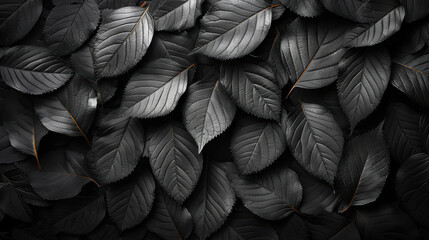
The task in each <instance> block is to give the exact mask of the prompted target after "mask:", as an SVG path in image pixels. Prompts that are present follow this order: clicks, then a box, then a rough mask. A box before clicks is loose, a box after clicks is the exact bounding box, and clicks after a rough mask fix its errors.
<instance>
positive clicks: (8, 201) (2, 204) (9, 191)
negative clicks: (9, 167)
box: [0, 175, 32, 222]
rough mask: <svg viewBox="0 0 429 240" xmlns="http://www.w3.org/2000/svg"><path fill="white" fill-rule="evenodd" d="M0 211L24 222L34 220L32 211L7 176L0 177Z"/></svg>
mask: <svg viewBox="0 0 429 240" xmlns="http://www.w3.org/2000/svg"><path fill="white" fill-rule="evenodd" d="M0 177H1V179H0V194H1V195H2V198H1V199H0V210H1V211H2V212H3V213H5V214H7V215H9V216H11V217H13V218H15V219H19V220H21V221H24V222H30V221H31V218H32V211H31V208H30V207H29V206H27V205H26V204H25V202H24V200H23V199H22V198H21V196H20V195H19V194H18V191H17V190H16V189H15V187H14V186H13V185H12V183H11V181H10V180H9V179H8V178H7V176H5V175H0Z"/></svg>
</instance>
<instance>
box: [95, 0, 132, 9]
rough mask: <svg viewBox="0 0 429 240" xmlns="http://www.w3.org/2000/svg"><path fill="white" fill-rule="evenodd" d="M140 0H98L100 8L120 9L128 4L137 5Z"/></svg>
mask: <svg viewBox="0 0 429 240" xmlns="http://www.w3.org/2000/svg"><path fill="white" fill-rule="evenodd" d="M137 2H138V0H97V3H98V6H99V7H100V9H106V8H107V9H118V8H121V7H126V6H136V5H137Z"/></svg>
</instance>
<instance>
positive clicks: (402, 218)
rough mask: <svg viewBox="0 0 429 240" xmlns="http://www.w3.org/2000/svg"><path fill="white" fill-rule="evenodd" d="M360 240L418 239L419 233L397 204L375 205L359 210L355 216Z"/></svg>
mask: <svg viewBox="0 0 429 240" xmlns="http://www.w3.org/2000/svg"><path fill="white" fill-rule="evenodd" d="M355 222H356V226H357V228H358V229H359V232H360V235H361V239H371V238H372V239H386V238H391V239H404V240H413V239H419V238H420V233H419V230H418V228H417V226H416V224H415V223H414V222H413V220H412V219H411V218H410V216H409V215H408V214H406V213H405V212H404V211H403V210H402V209H401V208H400V207H399V206H398V204H391V205H387V204H386V205H380V204H379V205H375V206H373V207H371V208H365V209H359V212H358V214H356V215H355Z"/></svg>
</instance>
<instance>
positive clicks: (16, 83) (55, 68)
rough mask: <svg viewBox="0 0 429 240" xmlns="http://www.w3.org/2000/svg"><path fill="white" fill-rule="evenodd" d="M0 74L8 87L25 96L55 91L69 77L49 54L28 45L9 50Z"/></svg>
mask: <svg viewBox="0 0 429 240" xmlns="http://www.w3.org/2000/svg"><path fill="white" fill-rule="evenodd" d="M0 73H1V76H2V79H3V81H4V82H5V83H6V84H7V85H8V86H10V87H12V88H14V89H16V90H18V91H21V92H23V93H27V94H43V93H47V92H51V91H53V90H56V89H57V88H59V87H61V86H62V85H64V83H66V82H67V81H68V80H69V79H70V78H71V77H72V75H73V71H72V70H71V69H69V68H68V67H67V66H66V65H65V64H64V63H63V62H62V61H61V60H60V59H58V58H57V57H56V56H55V54H54V53H53V52H51V51H50V50H48V49H47V48H45V47H36V46H29V45H20V46H15V47H13V48H10V49H9V50H8V51H7V52H6V54H5V55H4V56H3V58H2V59H1V61H0Z"/></svg>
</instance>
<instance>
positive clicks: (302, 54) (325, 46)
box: [281, 18, 344, 94]
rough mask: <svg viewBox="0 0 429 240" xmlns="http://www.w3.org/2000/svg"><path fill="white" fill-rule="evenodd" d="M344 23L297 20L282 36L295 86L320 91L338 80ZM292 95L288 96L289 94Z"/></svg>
mask: <svg viewBox="0 0 429 240" xmlns="http://www.w3.org/2000/svg"><path fill="white" fill-rule="evenodd" d="M343 34H344V23H342V22H341V21H335V20H329V19H328V20H317V21H316V20H306V19H303V18H298V19H296V20H295V21H293V22H292V23H291V24H289V25H288V27H287V30H286V32H285V33H284V34H282V41H281V53H282V56H283V59H284V62H285V64H286V66H287V71H288V73H289V76H290V79H291V80H292V82H293V84H294V85H293V87H292V89H291V90H290V92H291V91H292V90H293V89H294V88H295V87H300V88H310V89H315V88H321V87H324V86H327V85H329V84H331V83H332V82H334V81H335V80H336V79H337V75H338V66H337V65H338V62H339V60H340V58H341V56H342V54H343V52H344V49H343V47H342V44H343ZM290 92H289V94H290Z"/></svg>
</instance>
